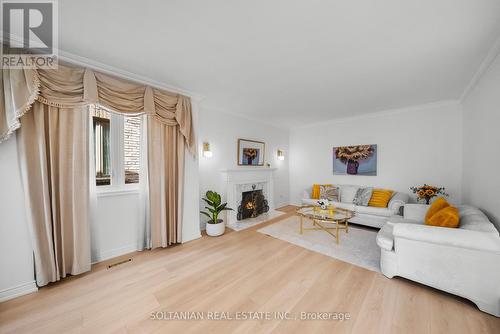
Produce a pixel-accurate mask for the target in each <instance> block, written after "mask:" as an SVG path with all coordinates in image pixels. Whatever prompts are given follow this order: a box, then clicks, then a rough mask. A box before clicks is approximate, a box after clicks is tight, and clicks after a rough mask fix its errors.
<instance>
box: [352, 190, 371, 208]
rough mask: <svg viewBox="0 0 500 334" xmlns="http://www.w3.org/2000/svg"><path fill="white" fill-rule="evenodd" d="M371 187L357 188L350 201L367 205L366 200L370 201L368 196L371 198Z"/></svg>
mask: <svg viewBox="0 0 500 334" xmlns="http://www.w3.org/2000/svg"><path fill="white" fill-rule="evenodd" d="M372 193H373V188H370V187H368V188H359V189H358V191H357V192H356V196H354V200H353V201H352V202H353V203H354V204H355V205H363V206H367V205H368V202H370V198H372Z"/></svg>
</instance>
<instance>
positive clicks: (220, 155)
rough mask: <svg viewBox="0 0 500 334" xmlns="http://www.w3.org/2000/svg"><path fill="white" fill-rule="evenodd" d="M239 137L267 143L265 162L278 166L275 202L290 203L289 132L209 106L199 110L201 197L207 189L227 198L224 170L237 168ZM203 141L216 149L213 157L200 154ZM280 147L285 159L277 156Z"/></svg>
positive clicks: (275, 181) (276, 204)
mask: <svg viewBox="0 0 500 334" xmlns="http://www.w3.org/2000/svg"><path fill="white" fill-rule="evenodd" d="M238 138H243V139H253V140H259V141H263V142H265V143H266V147H265V162H266V163H270V164H271V167H273V168H277V170H276V171H275V172H274V205H275V207H280V206H283V205H286V204H288V203H289V178H288V177H289V174H288V159H289V145H288V142H289V131H288V130H286V129H281V128H277V127H273V126H269V125H266V124H265V123H261V122H257V121H253V120H248V119H246V118H241V117H237V116H234V115H230V114H226V113H223V112H220V111H216V110H210V109H201V110H200V113H199V132H198V143H199V156H200V163H199V165H200V167H199V175H200V193H199V200H201V197H202V196H204V195H205V193H206V191H207V190H214V191H217V192H218V193H220V194H221V195H222V196H223V198H224V199H225V197H226V189H225V181H224V180H223V175H222V173H221V171H222V170H224V169H230V168H237V145H238ZM203 142H208V143H210V149H211V150H212V152H213V157H212V158H210V159H207V158H204V157H202V156H201V152H202V146H203V145H202V144H203ZM278 149H281V150H283V151H284V152H285V160H284V161H280V160H278V159H277V150H278ZM200 203H201V202H200ZM201 204H203V203H201ZM202 207H203V206H202ZM233 209H235V208H233ZM203 221H204V220H203Z"/></svg>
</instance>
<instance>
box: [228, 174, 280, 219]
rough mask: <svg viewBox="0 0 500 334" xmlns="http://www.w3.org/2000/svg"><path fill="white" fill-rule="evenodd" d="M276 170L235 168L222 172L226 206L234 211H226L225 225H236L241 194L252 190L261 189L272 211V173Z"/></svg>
mask: <svg viewBox="0 0 500 334" xmlns="http://www.w3.org/2000/svg"><path fill="white" fill-rule="evenodd" d="M275 170H276V168H267V167H263V168H235V169H225V170H222V171H221V172H222V174H223V176H224V180H225V181H226V195H227V205H228V207H230V208H233V209H234V210H235V211H226V214H227V217H226V223H227V225H229V226H231V225H234V224H236V223H237V219H236V212H237V210H238V206H239V205H240V202H241V193H242V192H243V191H248V190H251V189H252V185H255V186H256V189H262V191H263V194H264V196H265V197H266V199H267V202H268V205H269V209H270V210H273V209H274V200H273V198H274V190H273V172H274V171H275Z"/></svg>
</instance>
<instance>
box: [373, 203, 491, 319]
mask: <svg viewBox="0 0 500 334" xmlns="http://www.w3.org/2000/svg"><path fill="white" fill-rule="evenodd" d="M428 207H429V206H426V205H419V204H409V205H405V207H404V216H403V217H391V218H390V219H389V221H388V223H387V224H386V225H384V226H383V227H382V229H380V231H379V233H378V235H377V244H378V246H379V247H380V249H381V259H380V266H381V269H382V273H383V274H384V275H385V276H387V277H389V278H392V277H394V276H402V277H405V278H408V279H411V280H413V281H416V282H419V283H422V284H425V285H429V286H432V287H434V288H437V289H440V290H443V291H447V292H449V293H452V294H455V295H458V296H461V297H464V298H467V299H469V300H471V301H472V302H474V303H475V304H476V305H477V306H478V307H479V309H480V310H482V311H484V312H487V313H490V314H493V315H495V316H497V317H500V236H499V233H498V230H497V229H496V228H495V226H494V225H493V224H492V223H491V222H490V221H489V220H488V218H487V217H486V216H485V215H484V214H483V213H482V212H481V211H480V210H478V209H476V208H474V207H471V206H458V209H459V213H460V225H459V227H458V228H446V227H434V226H427V225H424V224H423V221H424V219H425V214H426V213H427V209H428Z"/></svg>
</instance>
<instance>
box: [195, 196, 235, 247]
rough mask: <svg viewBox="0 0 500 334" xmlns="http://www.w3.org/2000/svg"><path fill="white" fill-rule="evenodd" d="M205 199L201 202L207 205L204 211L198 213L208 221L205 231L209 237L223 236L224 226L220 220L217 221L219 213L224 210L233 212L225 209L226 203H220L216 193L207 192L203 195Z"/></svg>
mask: <svg viewBox="0 0 500 334" xmlns="http://www.w3.org/2000/svg"><path fill="white" fill-rule="evenodd" d="M205 196H206V197H205V198H203V200H204V201H205V202H206V203H207V204H208V205H209V206H206V207H205V209H207V210H208V212H206V211H200V213H202V214H204V215H205V216H207V217H208V218H210V220H209V221H208V222H207V227H206V231H207V234H208V235H209V236H212V237H217V236H219V235H222V234H224V231H225V224H224V221H223V220H222V219H219V213H221V212H222V211H224V210H233V209H231V208H228V207H227V203H221V198H220V195H219V194H218V193H216V192H215V191H210V190H209V191H207V193H206V194H205Z"/></svg>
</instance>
